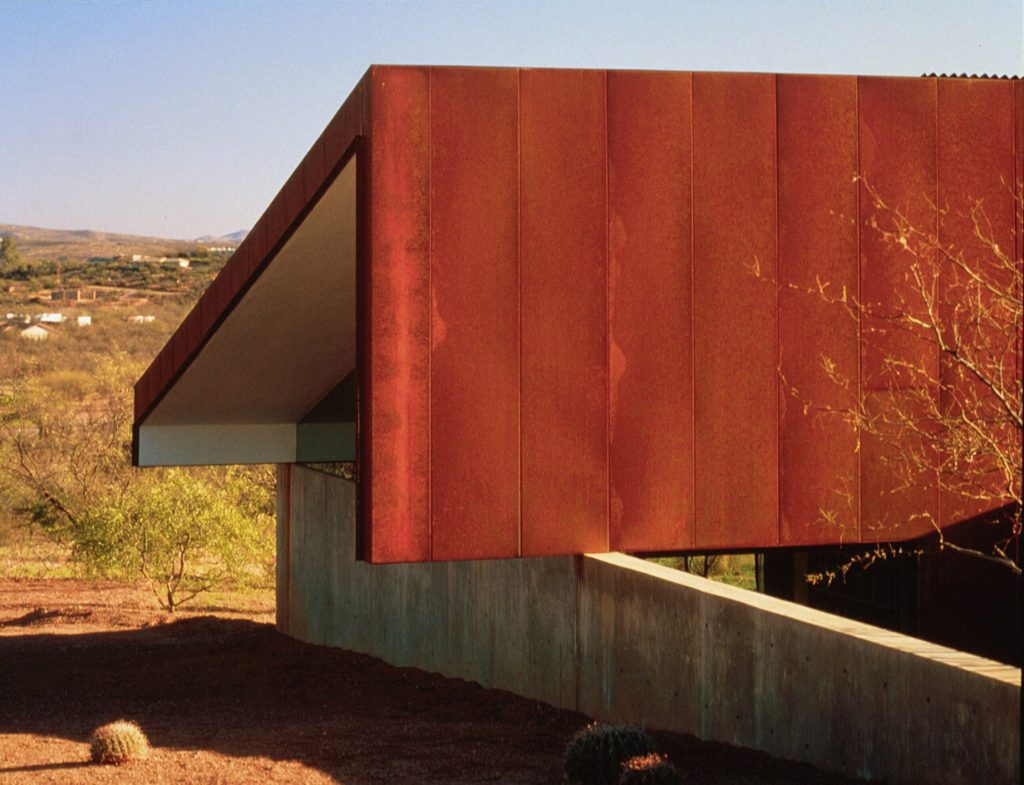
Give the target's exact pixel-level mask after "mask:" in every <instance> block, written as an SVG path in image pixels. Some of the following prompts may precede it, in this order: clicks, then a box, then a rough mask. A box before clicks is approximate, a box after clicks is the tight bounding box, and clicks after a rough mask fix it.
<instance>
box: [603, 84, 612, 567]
mask: <svg viewBox="0 0 1024 785" xmlns="http://www.w3.org/2000/svg"><path fill="white" fill-rule="evenodd" d="M602 114H603V115H604V479H605V488H604V549H605V550H606V551H607V550H609V549H610V548H611V541H612V533H611V527H612V510H611V505H612V454H611V453H612V447H611V441H612V437H611V433H612V362H611V352H612V313H611V310H612V309H611V297H612V291H611V275H610V270H611V244H610V242H609V229H608V224H609V221H610V217H609V215H610V214H609V210H608V198H609V189H610V184H609V182H610V179H611V177H610V173H611V160H610V159H611V152H610V151H609V149H608V71H607V70H605V72H604V112H603V113H602Z"/></svg>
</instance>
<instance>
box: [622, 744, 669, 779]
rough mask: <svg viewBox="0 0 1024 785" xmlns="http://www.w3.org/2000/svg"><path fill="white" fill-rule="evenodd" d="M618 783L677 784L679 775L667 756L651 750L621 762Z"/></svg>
mask: <svg viewBox="0 0 1024 785" xmlns="http://www.w3.org/2000/svg"><path fill="white" fill-rule="evenodd" d="M619 785H679V775H678V774H676V770H675V769H674V768H673V767H672V764H671V763H669V762H668V758H666V757H665V756H664V755H659V754H658V753H656V752H652V753H650V754H648V755H637V756H636V757H633V758H630V759H629V760H627V761H626V762H625V763H623V764H622V774H621V775H619Z"/></svg>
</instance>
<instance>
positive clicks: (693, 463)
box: [689, 71, 697, 548]
mask: <svg viewBox="0 0 1024 785" xmlns="http://www.w3.org/2000/svg"><path fill="white" fill-rule="evenodd" d="M693 90H694V83H693V71H691V72H690V379H689V384H690V504H691V505H692V510H693V512H692V515H693V518H692V520H691V521H690V547H691V548H696V547H697V381H696V379H697V358H696V356H695V354H694V352H695V347H696V334H695V333H696V325H697V289H696V286H695V278H696V270H697V256H696V253H695V251H694V248H695V242H694V234H695V233H696V220H695V215H696V212H697V210H696V201H697V197H696V193H697V188H696V183H695V175H694V163H693V162H694V157H695V156H694V152H695V150H696V149H697V146H696V144H695V141H696V140H695V138H694V136H693Z"/></svg>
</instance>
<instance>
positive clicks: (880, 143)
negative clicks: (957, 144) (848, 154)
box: [858, 77, 939, 540]
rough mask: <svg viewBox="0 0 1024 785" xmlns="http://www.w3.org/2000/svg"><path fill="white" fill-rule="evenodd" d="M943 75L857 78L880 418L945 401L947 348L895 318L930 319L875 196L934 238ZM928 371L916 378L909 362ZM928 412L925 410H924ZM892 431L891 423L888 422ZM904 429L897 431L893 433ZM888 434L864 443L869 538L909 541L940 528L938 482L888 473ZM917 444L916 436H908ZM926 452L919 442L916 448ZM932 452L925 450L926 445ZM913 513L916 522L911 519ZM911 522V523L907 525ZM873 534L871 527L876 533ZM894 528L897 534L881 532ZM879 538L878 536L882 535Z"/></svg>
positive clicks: (871, 341)
mask: <svg viewBox="0 0 1024 785" xmlns="http://www.w3.org/2000/svg"><path fill="white" fill-rule="evenodd" d="M937 82H938V80H935V79H892V78H874V77H872V78H866V77H861V78H860V79H859V80H858V90H859V105H858V113H859V129H858V130H859V141H860V172H861V180H860V247H861V254H860V258H861V270H860V297H861V301H862V302H864V303H866V304H869V307H870V308H871V310H872V311H873V312H874V314H877V315H868V314H865V315H864V316H863V318H862V319H861V322H860V329H861V370H860V381H861V384H860V386H861V391H862V394H863V395H864V398H865V403H866V405H867V408H868V411H869V412H870V413H871V414H872V415H875V416H879V417H881V416H882V415H883V414H884V413H885V412H886V411H893V408H894V407H897V406H906V407H908V408H914V406H915V405H914V403H913V400H914V398H915V396H920V395H930V396H932V397H937V396H938V387H937V385H936V384H934V383H933V382H932V381H931V380H937V379H938V374H939V351H938V347H937V346H936V344H935V343H934V342H933V341H931V340H929V335H928V333H927V331H926V330H924V329H921V330H918V331H916V332H913V333H912V332H909V331H908V330H905V329H898V328H897V329H894V328H893V324H892V322H891V321H889V320H888V319H887V318H886V317H891V316H894V315H897V314H899V313H909V314H911V315H913V316H917V317H921V318H927V314H926V313H923V312H922V308H921V303H920V300H919V298H916V297H915V296H914V294H913V291H912V282H911V281H910V280H909V276H908V260H907V256H906V255H905V254H903V253H901V252H900V250H899V249H897V248H896V247H894V245H893V244H892V243H887V242H886V241H885V240H884V239H883V238H882V236H881V234H880V232H879V231H878V230H877V229H875V228H874V227H873V225H872V224H873V222H874V221H878V222H879V223H880V224H882V225H884V224H885V222H886V221H888V220H889V216H888V215H887V214H886V211H885V209H884V208H881V207H879V206H878V205H877V204H876V198H875V196H873V195H872V189H873V191H874V193H876V194H878V196H879V197H881V198H882V199H884V200H885V203H886V204H887V205H888V206H889V207H890V208H891V209H896V210H900V211H902V212H903V214H905V215H906V216H907V217H908V218H909V220H910V221H911V222H912V223H913V225H915V226H918V227H921V228H922V229H923V230H925V231H929V232H932V233H934V231H935V228H936V219H937V213H936V210H935V208H934V205H935V203H936V198H935V197H936V188H937V179H936V164H935V159H936V118H935V110H936V103H935V100H936V84H937ZM887 359H892V360H896V361H898V362H899V363H901V364H902V363H906V364H907V365H909V366H911V367H914V368H921V369H924V371H925V373H924V376H923V377H922V376H921V375H920V374H913V373H907V372H906V371H905V370H904V367H903V366H902V365H898V366H896V367H895V368H896V369H895V370H892V366H890V365H888V364H887V363H886V360H887ZM920 411H921V413H923V412H924V411H925V408H924V407H923V406H922V408H921V409H920ZM883 427H884V426H883ZM896 432H897V430H896V426H895V424H894V426H893V427H892V429H891V434H895V433H896ZM891 434H883V437H865V438H864V439H863V441H862V444H861V449H862V454H861V470H862V477H861V516H862V527H863V528H864V530H863V531H862V536H863V537H864V538H866V539H868V540H874V539H878V538H879V537H881V538H882V539H885V538H887V537H888V538H892V539H906V538H908V537H915V536H919V535H922V534H927V533H928V532H929V531H931V530H932V526H931V523H930V521H929V518H930V519H931V520H935V521H937V520H938V519H939V510H938V502H939V498H938V489H937V478H936V477H934V476H933V475H932V473H931V472H929V471H927V470H925V471H922V472H920V473H918V474H916V475H915V476H913V477H905V476H902V477H901V476H897V475H895V474H894V473H893V472H892V471H889V470H888V468H887V467H888V466H889V465H891V464H888V463H887V460H888V459H889V458H891V457H893V456H894V455H895V454H896V453H898V450H896V451H894V450H893V448H892V447H891V445H889V444H888V441H889V440H890V439H891ZM904 438H905V439H907V440H908V442H909V440H911V439H913V438H914V437H913V436H912V435H910V434H908V435H906V436H905V437H904ZM910 446H911V448H912V449H918V448H919V445H910ZM920 448H921V449H924V446H923V445H921V446H920ZM908 516H913V518H912V520H911V519H908ZM901 521H903V522H904V523H901ZM869 528H870V529H871V531H868V529H869ZM883 531H884V532H890V534H888V535H884V534H882V532H883ZM873 532H874V533H873Z"/></svg>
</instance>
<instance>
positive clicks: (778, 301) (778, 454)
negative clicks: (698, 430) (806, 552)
mask: <svg viewBox="0 0 1024 785" xmlns="http://www.w3.org/2000/svg"><path fill="white" fill-rule="evenodd" d="M772 85H773V86H774V88H775V96H774V97H775V102H774V103H775V280H776V287H775V544H776V545H781V544H782V413H781V411H780V410H779V404H780V399H779V398H780V396H779V389H780V388H781V387H782V382H781V381H780V379H779V373H780V371H781V369H782V339H781V325H782V254H781V252H780V250H779V247H780V246H779V75H778V74H775V76H774V78H773V81H772Z"/></svg>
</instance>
